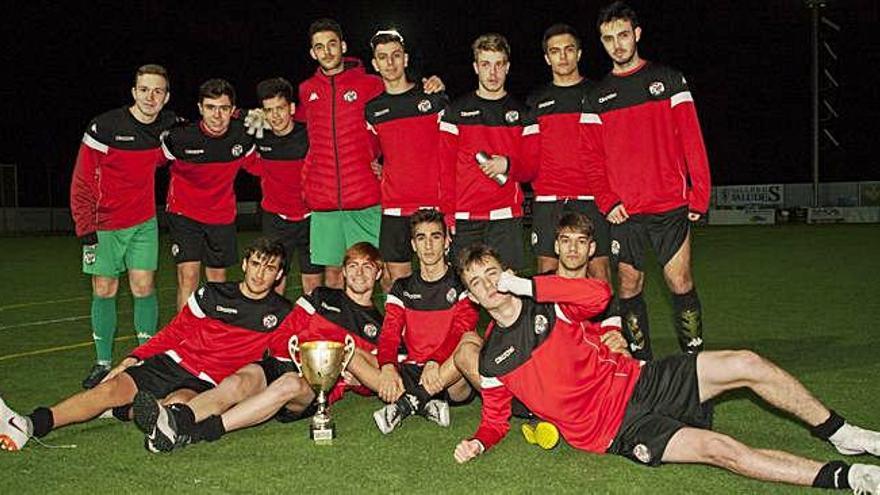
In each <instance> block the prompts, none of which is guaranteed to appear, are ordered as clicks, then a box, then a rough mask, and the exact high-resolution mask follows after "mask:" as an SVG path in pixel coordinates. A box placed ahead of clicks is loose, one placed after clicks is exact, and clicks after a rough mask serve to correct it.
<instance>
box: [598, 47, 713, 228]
mask: <svg viewBox="0 0 880 495" xmlns="http://www.w3.org/2000/svg"><path fill="white" fill-rule="evenodd" d="M581 124H582V125H581V152H582V154H583V162H584V166H585V167H586V169H585V170H586V173H587V179H588V180H589V181H590V184H591V186H590V187H591V190H592V191H593V192H594V195H595V196H596V204H597V205H598V206H599V209H600V210H602V211H603V212H606V213H607V212H609V211H610V210H611V209H612V208H614V206H616V205H617V204H619V203H623V205H624V207H625V208H626V211H627V212H628V213H629V214H634V213H662V212H665V211H670V210H674V209H676V208H679V207H681V206H684V205H687V206H688V209H689V210H690V211H693V212H697V213H701V214H703V213H706V211H707V210H708V209H709V190H710V187H711V179H710V176H709V160H708V158H707V156H706V148H705V146H704V144H703V134H702V132H701V131H700V123H699V120H698V119H697V110H696V108H695V107H694V99H693V97H692V96H691V92H690V90H689V89H688V85H687V81H685V78H684V76H683V75H682V74H681V73H680V72H678V71H676V70H674V69H671V68H669V67H666V66H663V65H660V64H655V63H650V62H645V63H644V64H643V65H641V66H639V67H637V68H636V69H633V70H632V71H630V72H628V73H626V74H609V75H607V76H606V77H605V78H604V79H602V80H601V81H600V82H599V83H597V84H596V85H595V86H594V87H593V88H592V89H591V90H590V91H589V92H588V94H587V96H586V97H585V98H584V109H583V114H582V115H581Z"/></svg>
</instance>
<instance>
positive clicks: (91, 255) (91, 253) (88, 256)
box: [83, 248, 98, 265]
mask: <svg viewBox="0 0 880 495" xmlns="http://www.w3.org/2000/svg"><path fill="white" fill-rule="evenodd" d="M97 259H98V256H97V255H96V254H95V248H91V249H89V248H86V249H84V250H83V263H85V264H86V265H94V264H95V261H96V260H97Z"/></svg>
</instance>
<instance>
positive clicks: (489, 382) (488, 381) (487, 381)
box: [480, 375, 504, 389]
mask: <svg viewBox="0 0 880 495" xmlns="http://www.w3.org/2000/svg"><path fill="white" fill-rule="evenodd" d="M502 385H504V384H503V383H501V380H499V379H497V378H495V377H494V376H491V377H487V376H483V375H480V388H483V389H486V388H495V387H500V386H502Z"/></svg>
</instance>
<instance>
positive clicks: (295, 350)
mask: <svg viewBox="0 0 880 495" xmlns="http://www.w3.org/2000/svg"><path fill="white" fill-rule="evenodd" d="M287 351H288V352H289V353H290V359H293V363H294V364H296V369H297V370H298V372H299V376H302V374H303V371H302V369H303V368H302V360H300V359H297V357H296V356H297V354H299V337H298V336H296V335H294V336H293V337H291V338H290V340H288V341H287Z"/></svg>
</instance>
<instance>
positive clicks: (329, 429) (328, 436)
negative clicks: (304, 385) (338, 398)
mask: <svg viewBox="0 0 880 495" xmlns="http://www.w3.org/2000/svg"><path fill="white" fill-rule="evenodd" d="M317 403H318V410H317V412H316V413H315V415H314V416H313V417H312V424H311V426H310V428H309V436H310V437H311V438H312V440H314V441H315V445H332V444H333V438H334V437H336V429H335V428H334V426H335V425H334V424H333V421H332V419H331V418H330V415H329V414H328V413H327V397H326V394H325V393H324V391H323V390H319V391H318V398H317Z"/></svg>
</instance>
